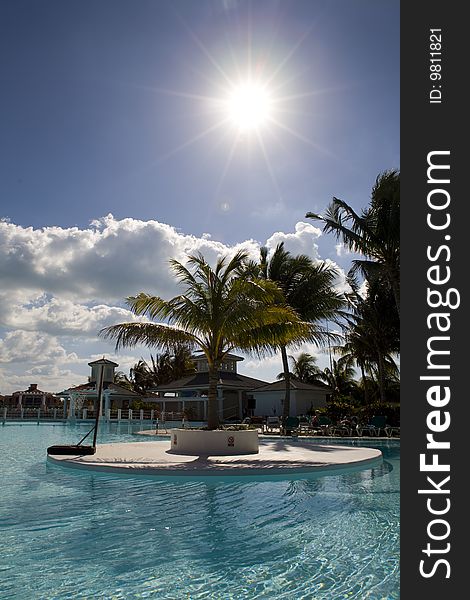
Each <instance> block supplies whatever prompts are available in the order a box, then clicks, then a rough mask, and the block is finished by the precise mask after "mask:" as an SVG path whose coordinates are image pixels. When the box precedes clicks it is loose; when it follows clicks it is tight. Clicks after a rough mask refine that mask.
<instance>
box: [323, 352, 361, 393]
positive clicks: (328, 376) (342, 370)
mask: <svg viewBox="0 0 470 600" xmlns="http://www.w3.org/2000/svg"><path fill="white" fill-rule="evenodd" d="M318 378H319V379H320V381H322V382H323V383H325V384H326V385H328V387H330V388H331V390H332V392H333V393H332V396H333V399H334V400H337V399H338V398H339V397H340V396H349V395H351V394H352V393H353V392H354V391H355V389H356V388H357V382H356V381H355V373H354V366H353V361H352V360H351V358H350V357H349V356H342V357H341V358H338V360H335V359H333V360H332V364H331V368H329V367H326V368H325V369H324V370H323V371H322V372H321V373H320V374H319V376H318Z"/></svg>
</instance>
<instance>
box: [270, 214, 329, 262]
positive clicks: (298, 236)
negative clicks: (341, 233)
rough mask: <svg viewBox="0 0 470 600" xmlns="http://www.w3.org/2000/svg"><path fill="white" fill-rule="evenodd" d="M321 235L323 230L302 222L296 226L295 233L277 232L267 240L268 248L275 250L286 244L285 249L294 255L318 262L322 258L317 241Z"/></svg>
mask: <svg viewBox="0 0 470 600" xmlns="http://www.w3.org/2000/svg"><path fill="white" fill-rule="evenodd" d="M321 234H322V233H321V230H320V229H318V227H315V226H314V225H311V224H310V223H303V222H302V221H300V222H299V223H296V225H295V233H284V232H282V231H277V232H276V233H273V235H272V236H271V237H270V238H269V239H268V240H267V242H266V246H267V247H268V249H269V250H274V249H275V248H276V246H277V245H278V244H280V243H281V242H284V248H285V249H286V250H288V251H289V252H291V253H292V254H306V255H307V256H309V257H310V258H312V259H314V260H318V259H319V258H320V256H319V254H318V245H317V244H316V243H315V240H316V239H318V238H319V237H320V236H321Z"/></svg>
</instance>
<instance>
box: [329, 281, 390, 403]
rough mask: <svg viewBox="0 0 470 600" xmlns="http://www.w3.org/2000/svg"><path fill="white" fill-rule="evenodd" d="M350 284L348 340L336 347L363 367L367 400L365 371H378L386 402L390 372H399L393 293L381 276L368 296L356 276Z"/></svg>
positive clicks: (346, 323) (347, 320)
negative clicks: (363, 295)
mask: <svg viewBox="0 0 470 600" xmlns="http://www.w3.org/2000/svg"><path fill="white" fill-rule="evenodd" d="M350 285H351V287H352V289H353V293H352V294H350V296H349V299H350V301H351V306H352V311H351V313H350V314H348V315H347V316H346V317H345V320H344V323H343V331H344V337H345V344H344V346H343V347H341V348H339V349H337V350H338V351H339V352H340V353H341V354H342V355H343V356H348V357H349V358H352V359H354V360H355V362H356V364H357V365H358V367H359V368H360V369H361V374H362V381H363V385H364V393H365V401H366V403H368V392H369V390H368V387H369V386H368V379H367V377H366V376H365V373H366V371H368V372H369V373H375V374H376V376H377V383H378V388H379V391H380V399H381V401H382V402H384V401H385V388H386V380H387V377H388V374H389V373H396V372H397V368H396V365H395V362H394V360H393V357H392V355H394V354H397V353H398V352H399V350H400V340H399V327H400V324H399V319H398V315H397V311H396V306H395V301H394V298H393V294H392V293H391V290H390V288H389V287H388V286H386V285H383V283H382V281H381V280H380V279H376V280H374V281H372V282H371V283H370V284H369V286H368V290H367V296H366V297H365V298H363V297H361V295H360V294H359V293H358V290H357V283H356V282H355V281H354V279H351V280H350Z"/></svg>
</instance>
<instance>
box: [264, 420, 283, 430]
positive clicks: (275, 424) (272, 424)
mask: <svg viewBox="0 0 470 600" xmlns="http://www.w3.org/2000/svg"><path fill="white" fill-rule="evenodd" d="M275 429H276V430H279V433H280V432H281V420H280V418H279V417H266V423H265V424H264V432H265V433H273V432H274V430H275Z"/></svg>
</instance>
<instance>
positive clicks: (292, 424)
mask: <svg viewBox="0 0 470 600" xmlns="http://www.w3.org/2000/svg"><path fill="white" fill-rule="evenodd" d="M299 425H300V419H299V417H287V419H284V420H283V422H282V426H281V433H282V435H292V434H293V433H299Z"/></svg>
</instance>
